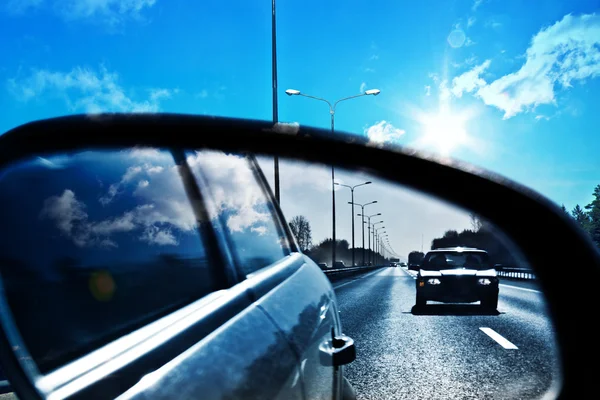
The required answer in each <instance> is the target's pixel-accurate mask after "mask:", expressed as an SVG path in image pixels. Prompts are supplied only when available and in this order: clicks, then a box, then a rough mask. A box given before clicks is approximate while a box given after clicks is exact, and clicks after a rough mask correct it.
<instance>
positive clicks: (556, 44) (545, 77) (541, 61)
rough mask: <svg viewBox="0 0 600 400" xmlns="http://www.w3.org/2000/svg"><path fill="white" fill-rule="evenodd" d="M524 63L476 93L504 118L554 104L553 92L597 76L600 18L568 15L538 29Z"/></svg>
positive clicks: (599, 58) (599, 56) (598, 71)
mask: <svg viewBox="0 0 600 400" xmlns="http://www.w3.org/2000/svg"><path fill="white" fill-rule="evenodd" d="M525 56H526V61H525V64H523V65H522V66H521V68H520V69H519V70H518V71H516V72H514V73H511V74H508V75H505V76H503V77H501V78H499V79H497V80H495V81H493V82H492V83H490V84H488V85H483V86H481V87H480V88H479V90H478V91H477V92H476V96H477V97H479V98H481V99H482V100H483V102H484V103H485V104H487V105H492V106H494V107H497V108H499V109H500V110H502V111H504V118H505V119H507V118H510V117H513V116H515V115H517V114H518V113H520V112H523V111H528V110H530V109H532V108H535V107H536V106H538V105H540V104H555V91H556V90H557V89H560V88H562V89H566V88H569V87H571V86H572V83H573V82H577V81H584V80H585V79H589V78H596V77H598V76H600V16H598V15H596V14H590V15H581V16H573V15H571V14H568V15H566V16H564V17H563V19H562V20H560V21H558V22H556V23H555V24H554V25H552V26H549V27H547V28H544V29H542V30H540V31H539V32H538V33H537V34H536V35H535V36H534V37H533V39H532V40H531V45H530V46H529V48H528V49H527V51H526V53H525Z"/></svg>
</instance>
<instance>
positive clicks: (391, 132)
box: [365, 121, 406, 147]
mask: <svg viewBox="0 0 600 400" xmlns="http://www.w3.org/2000/svg"><path fill="white" fill-rule="evenodd" d="M404 133H406V132H405V131H404V130H403V129H398V128H396V127H394V126H393V125H392V124H390V123H389V122H387V121H379V122H377V123H376V124H375V125H372V126H370V127H368V128H366V129H365V134H366V135H367V137H368V138H369V145H372V146H378V147H381V146H383V145H384V144H385V143H390V142H391V143H393V142H395V141H396V140H398V139H400V137H401V136H402V135H404Z"/></svg>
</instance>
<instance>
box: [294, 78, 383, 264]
mask: <svg viewBox="0 0 600 400" xmlns="http://www.w3.org/2000/svg"><path fill="white" fill-rule="evenodd" d="M285 93H286V94H287V95H288V96H304V97H308V98H310V99H315V100H319V101H324V102H325V103H327V105H328V106H329V114H330V115H331V135H332V136H333V132H334V116H335V108H336V106H337V105H338V103H340V102H342V101H345V100H350V99H354V98H356V97H362V96H369V95H372V96H377V95H378V94H379V93H381V90H379V89H369V90H367V91H365V92H364V93H360V94H356V95H354V96H349V97H344V98H342V99H339V100H336V101H335V103H333V104H331V103H330V102H329V101H328V100H325V99H323V98H321V97H316V96H311V95H308V94H304V93H302V92H300V91H299V90H296V89H287V90H286V91H285ZM331 210H332V228H331V230H332V236H333V238H332V239H333V246H332V252H331V257H332V265H333V263H335V247H336V246H335V244H336V243H335V172H334V167H333V165H332V166H331Z"/></svg>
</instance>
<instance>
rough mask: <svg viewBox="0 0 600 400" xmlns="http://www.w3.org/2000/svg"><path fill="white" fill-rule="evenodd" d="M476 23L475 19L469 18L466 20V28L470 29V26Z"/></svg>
mask: <svg viewBox="0 0 600 400" xmlns="http://www.w3.org/2000/svg"><path fill="white" fill-rule="evenodd" d="M476 21H477V18H475V17H469V19H468V20H467V27H471V26H473V25H475V22H476Z"/></svg>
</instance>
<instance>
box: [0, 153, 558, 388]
mask: <svg viewBox="0 0 600 400" xmlns="http://www.w3.org/2000/svg"><path fill="white" fill-rule="evenodd" d="M177 160H178V161H177ZM273 166H274V164H273V158H272V157H264V156H258V157H257V158H256V159H254V158H253V157H250V156H242V155H238V154H225V153H222V152H219V151H198V150H194V149H190V150H186V151H180V152H176V153H171V152H170V151H167V150H160V149H139V148H132V149H122V150H115V151H85V152H78V153H74V154H62V155H52V156H45V157H35V158H32V159H29V160H24V161H22V162H19V163H17V164H15V165H12V166H11V167H10V168H7V169H5V170H4V171H2V175H1V176H0V224H2V226H3V228H4V232H5V234H4V235H3V240H2V241H0V274H1V279H2V286H3V289H4V293H5V298H4V299H2V302H3V307H5V311H6V313H5V315H4V316H3V324H4V325H5V329H7V328H8V327H9V325H10V327H11V329H13V331H14V332H15V333H16V334H15V335H13V336H12V337H11V340H12V341H13V342H14V343H12V344H13V347H14V348H15V349H16V348H18V349H19V352H20V353H19V354H21V355H22V354H25V356H23V358H22V360H21V362H23V363H26V364H28V368H29V370H30V371H34V372H35V374H37V375H38V377H42V376H49V375H52V376H58V373H59V372H61V371H66V368H67V367H68V365H69V364H72V363H74V362H77V361H78V360H82V359H85V360H87V361H88V362H89V363H93V362H96V363H101V362H103V361H102V360H100V361H99V360H98V359H97V358H96V359H95V361H94V360H92V359H91V358H90V357H91V356H90V355H91V354H98V351H100V352H103V353H104V354H110V351H112V350H111V349H113V348H114V346H113V344H114V343H116V342H117V341H119V340H121V339H123V338H125V337H133V336H135V335H137V334H139V332H142V331H143V330H144V329H146V328H147V327H148V326H150V325H152V324H153V323H155V322H156V321H159V320H160V321H162V320H164V319H165V318H168V317H169V316H171V315H174V313H177V312H180V311H181V310H183V309H185V308H186V307H188V306H189V305H190V304H192V303H194V302H195V301H199V300H203V299H206V298H208V297H210V296H211V295H213V294H214V293H220V291H222V290H223V289H228V288H229V287H231V286H235V285H236V284H237V283H238V282H240V281H244V280H246V277H250V276H252V275H253V274H256V273H258V272H260V271H261V270H264V269H265V268H267V267H269V266H272V265H276V264H277V263H278V262H280V260H284V259H286V257H289V255H290V254H291V252H293V251H294V249H295V248H296V246H297V247H298V248H299V249H300V250H301V251H302V252H303V253H304V254H305V255H306V256H307V257H308V259H307V262H309V263H314V264H311V265H313V266H314V268H320V269H321V270H322V271H323V273H324V274H325V275H326V276H327V278H328V279H329V281H330V282H331V284H332V286H333V290H334V293H335V304H336V305H335V307H336V308H337V311H338V314H339V316H340V318H341V325H342V328H343V333H344V334H346V335H348V336H349V337H351V338H352V339H353V340H354V342H355V343H356V353H357V358H356V360H355V361H354V362H352V363H351V364H349V365H347V366H345V367H344V371H345V374H346V377H347V378H348V380H349V381H350V383H351V384H352V385H353V387H354V389H355V391H356V392H357V393H358V394H359V396H360V397H362V398H376V397H380V395H381V390H384V391H385V393H386V396H385V397H389V398H392V397H406V398H421V397H433V398H439V397H445V398H448V397H450V398H495V397H498V396H500V397H507V398H539V397H542V396H543V395H544V394H545V393H546V392H548V391H549V390H551V389H552V388H553V387H555V386H554V385H556V384H557V383H558V382H559V381H560V371H559V368H558V352H557V347H556V342H555V337H554V330H553V327H552V322H551V318H550V316H549V314H548V312H547V309H546V304H545V301H544V296H543V293H542V292H541V290H540V287H539V285H538V283H537V280H536V277H535V274H534V273H533V271H531V269H530V267H529V266H528V265H527V263H526V261H525V259H524V257H523V256H522V254H520V252H519V249H518V246H516V245H515V244H514V243H512V242H511V240H510V238H508V237H506V236H505V235H504V234H503V233H502V232H500V231H499V230H498V229H497V228H496V227H494V225H493V224H491V223H490V222H489V221H486V220H485V219H483V218H481V217H480V216H478V215H476V214H474V213H472V212H470V211H469V210H464V209H461V208H457V207H455V206H453V205H451V204H448V203H446V202H444V201H442V200H440V199H436V198H433V197H430V196H428V195H425V194H423V193H418V192H415V191H414V190H411V189H408V188H406V187H403V186H400V185H398V184H395V183H390V182H387V181H384V180H382V179H380V178H378V177H377V176H374V175H370V174H367V173H364V172H362V171H348V170H343V169H340V168H334V169H333V174H334V176H333V178H332V167H331V166H327V165H318V164H309V163H306V162H301V161H295V160H285V159H280V160H279V174H280V175H279V179H280V207H281V211H282V213H283V219H282V217H281V215H279V214H278V211H277V206H276V205H275V202H274V200H275V199H274V194H273V188H274V186H275V185H274V167H273ZM332 189H333V190H332ZM200 205H201V206H200ZM334 206H335V212H334V211H333V210H334ZM286 224H287V225H288V226H289V228H290V229H289V231H290V232H291V233H292V235H293V236H292V237H290V236H288V234H287V233H286V229H284V227H285V225H286ZM334 238H335V239H334ZM294 241H295V243H294ZM229 262H230V263H231V264H232V265H234V266H235V271H233V272H232V271H229V272H227V271H224V269H225V267H221V266H223V265H226V264H227V263H229ZM316 271H317V272H318V270H316ZM340 271H341V272H340ZM348 271H353V272H352V273H349V272H348ZM303 284H304V285H311V282H310V281H307V282H304V283H303ZM293 301H294V302H302V301H303V298H302V297H301V296H298V297H297V298H294V299H293ZM278 307H279V309H280V310H285V309H286V304H285V300H281V303H280V304H278ZM296 308H297V307H296ZM300 309H301V307H300ZM287 317H290V316H287ZM292 317H293V316H292ZM276 322H277V321H276ZM304 328H305V329H306V332H312V331H313V328H314V329H315V330H316V329H317V327H316V326H315V327H311V326H306V327H304ZM128 335H129V336H128ZM132 335H133V336H132ZM111 346H112V347H111ZM223 351H225V349H223ZM95 352H96V353H95ZM107 357H108V356H107ZM90 365H91V364H90ZM98 365H99V364H98ZM308 365H311V364H310V363H309V364H308ZM305 373H306V375H305V379H308V378H307V377H309V376H312V375H311V374H310V372H305ZM313 375H314V374H313ZM291 381H294V380H293V379H291ZM296 381H297V379H296ZM382 388H383V389H382ZM388 395H389V396H388Z"/></svg>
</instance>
